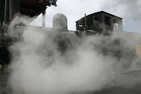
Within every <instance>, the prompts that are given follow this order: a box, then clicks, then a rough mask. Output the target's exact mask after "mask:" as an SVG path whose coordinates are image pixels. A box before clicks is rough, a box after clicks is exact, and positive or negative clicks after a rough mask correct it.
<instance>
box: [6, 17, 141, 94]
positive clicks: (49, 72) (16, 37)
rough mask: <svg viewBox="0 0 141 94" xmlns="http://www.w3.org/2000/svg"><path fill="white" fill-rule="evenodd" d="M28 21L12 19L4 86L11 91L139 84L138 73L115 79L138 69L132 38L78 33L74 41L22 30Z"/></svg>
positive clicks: (60, 93) (55, 92)
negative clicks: (81, 34) (8, 85)
mask: <svg viewBox="0 0 141 94" xmlns="http://www.w3.org/2000/svg"><path fill="white" fill-rule="evenodd" d="M29 20H30V19H29V18H21V17H16V18H15V19H14V20H13V22H12V23H11V26H10V28H9V32H8V33H9V34H8V35H9V36H10V37H11V38H12V42H11V44H10V45H11V46H10V47H9V49H10V51H11V53H12V58H11V65H10V68H11V75H10V79H9V82H10V85H11V88H12V91H13V93H15V92H20V93H25V94H72V93H76V94H78V93H82V92H83V93H87V92H94V91H98V90H102V89H104V88H105V87H113V86H123V84H124V83H129V82H130V86H134V85H136V84H138V83H139V82H140V77H141V75H134V76H133V75H131V76H130V75H127V76H124V77H123V76H122V77H115V76H119V75H121V74H124V73H125V72H129V71H132V70H139V69H140V68H141V62H140V60H139V57H138V60H137V59H136V58H137V57H136V54H135V49H136V45H137V44H139V41H138V39H139V38H138V39H137V37H136V36H129V35H128V34H121V33H113V34H112V35H111V36H102V35H93V36H89V37H88V36H86V35H85V34H84V35H83V37H81V38H79V37H77V36H76V35H74V34H70V33H59V32H57V31H56V30H54V29H49V28H47V29H42V28H40V27H33V26H28V24H29ZM21 23H23V24H21ZM17 24H18V25H17ZM19 24H21V25H22V26H19ZM131 37H133V38H134V40H133V39H131ZM139 37H140V36H139ZM118 78H119V79H118ZM121 78H123V79H121ZM124 78H126V79H128V81H127V80H126V79H124ZM135 78H136V79H135ZM133 79H134V81H133Z"/></svg>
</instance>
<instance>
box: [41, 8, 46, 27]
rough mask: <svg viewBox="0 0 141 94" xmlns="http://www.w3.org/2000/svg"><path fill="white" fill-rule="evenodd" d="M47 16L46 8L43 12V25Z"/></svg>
mask: <svg viewBox="0 0 141 94" xmlns="http://www.w3.org/2000/svg"><path fill="white" fill-rule="evenodd" d="M45 18H46V10H44V11H43V12H42V27H45V24H46V23H45V20H46V19H45Z"/></svg>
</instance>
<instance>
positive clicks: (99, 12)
mask: <svg viewBox="0 0 141 94" xmlns="http://www.w3.org/2000/svg"><path fill="white" fill-rule="evenodd" d="M101 13H103V14H107V15H110V16H113V17H116V18H118V19H123V18H121V17H118V16H116V15H113V14H110V13H108V12H105V11H98V12H95V13H92V14H89V15H87V17H88V16H92V15H96V14H101ZM83 18H84V17H83ZM83 18H81V19H83ZM81 19H79V20H77V21H76V22H78V21H80V20H81Z"/></svg>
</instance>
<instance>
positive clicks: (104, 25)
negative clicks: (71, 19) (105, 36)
mask: <svg viewBox="0 0 141 94" xmlns="http://www.w3.org/2000/svg"><path fill="white" fill-rule="evenodd" d="M76 30H78V31H84V30H86V31H87V32H93V33H111V32H113V31H123V27H122V18H120V17H118V16H115V15H112V14H110V13H107V12H104V11H100V12H96V13H93V14H90V15H87V16H86V15H85V17H83V18H81V19H80V20H78V21H76Z"/></svg>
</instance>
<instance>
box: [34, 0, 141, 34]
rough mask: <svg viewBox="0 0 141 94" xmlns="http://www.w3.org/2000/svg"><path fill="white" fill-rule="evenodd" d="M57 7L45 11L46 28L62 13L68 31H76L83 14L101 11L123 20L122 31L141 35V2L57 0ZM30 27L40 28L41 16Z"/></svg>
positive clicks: (123, 0) (134, 0) (130, 0)
mask: <svg viewBox="0 0 141 94" xmlns="http://www.w3.org/2000/svg"><path fill="white" fill-rule="evenodd" d="M57 5H58V6H57V7H54V6H51V7H48V8H47V10H46V27H52V20H53V17H54V15H55V14H57V13H63V14H65V15H66V17H67V19H68V29H69V30H76V27H75V22H76V21H77V20H78V19H80V18H82V17H84V14H85V13H86V14H87V15H89V14H91V13H94V12H98V11H101V10H103V11H106V12H108V13H111V14H114V15H116V16H119V17H121V18H123V29H124V31H129V32H138V33H141V31H140V30H141V12H140V11H141V0H58V1H57ZM32 25H36V26H41V25H42V15H39V16H38V17H37V19H36V20H34V21H33V22H32Z"/></svg>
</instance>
